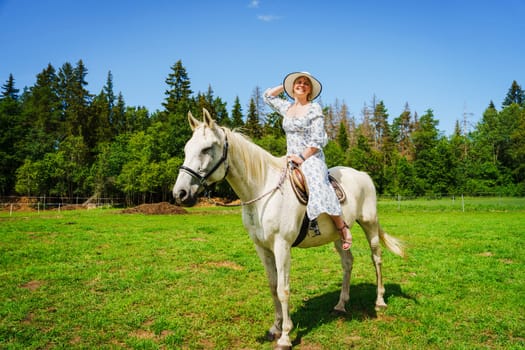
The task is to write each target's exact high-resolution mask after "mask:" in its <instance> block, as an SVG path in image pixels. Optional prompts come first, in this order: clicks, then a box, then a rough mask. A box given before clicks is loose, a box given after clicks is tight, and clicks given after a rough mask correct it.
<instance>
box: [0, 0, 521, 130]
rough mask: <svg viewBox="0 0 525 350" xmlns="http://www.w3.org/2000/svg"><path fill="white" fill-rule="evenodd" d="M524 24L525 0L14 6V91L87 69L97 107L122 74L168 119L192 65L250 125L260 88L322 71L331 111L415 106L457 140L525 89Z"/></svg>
mask: <svg viewBox="0 0 525 350" xmlns="http://www.w3.org/2000/svg"><path fill="white" fill-rule="evenodd" d="M524 13H525V0H440V1H438V0H398V1H387V0H369V1H356V0H347V1H328V0H324V1H295V0H292V1H282V0H271V1H270V0H232V1H225V0H223V1H221V0H204V1H193V0H185V1H179V0H172V1H170V0H162V1H156V0H149V1H123V0H104V1H97V0H85V1H73V0H47V1H44V0H41V1H30V0H0V23H1V26H2V30H1V31H0V47H1V50H0V82H1V83H2V84H4V83H5V81H7V79H8V77H9V74H10V73H12V74H13V76H14V78H15V83H16V86H17V87H18V88H20V89H22V88H23V87H24V86H32V85H33V84H34V83H35V77H36V75H37V74H38V73H39V72H41V71H42V70H43V69H44V68H45V67H46V66H47V64H48V63H51V64H52V65H53V66H54V67H55V68H56V69H58V68H60V67H61V66H62V64H64V63H65V62H70V63H72V64H75V63H76V62H78V60H79V59H82V60H83V61H84V64H85V65H86V67H87V68H88V76H87V81H88V83H89V85H88V89H89V91H90V92H91V93H94V94H96V93H98V92H100V90H101V89H102V87H103V85H104V84H105V82H106V78H107V74H108V71H111V72H112V74H113V82H114V90H115V92H116V93H118V92H122V93H123V95H124V98H125V101H126V104H127V105H130V106H145V107H147V108H148V109H149V110H150V111H155V110H156V109H161V103H162V102H163V101H164V98H165V94H164V92H165V90H166V88H167V85H166V83H165V79H166V77H167V76H168V74H169V73H170V72H171V69H170V67H171V66H172V65H173V64H174V63H175V62H177V61H178V60H181V61H182V63H183V65H184V67H185V68H186V70H187V73H188V75H189V78H190V81H191V84H192V85H191V88H192V90H193V91H194V92H198V91H201V92H205V91H207V89H208V86H211V87H212V89H213V91H214V95H215V96H216V97H221V98H222V99H223V100H224V101H226V102H227V109H228V111H231V108H232V105H233V101H234V99H235V97H236V96H238V97H239V98H240V101H241V104H242V106H243V112H246V111H247V109H248V108H247V105H248V102H249V99H250V97H251V96H252V93H253V90H254V89H255V87H260V88H261V89H265V88H267V87H272V86H275V85H277V84H279V83H281V81H282V78H283V77H284V75H286V74H287V73H288V72H291V71H298V70H299V71H309V72H311V73H312V74H314V75H315V76H316V77H317V78H318V79H319V80H321V82H322V83H323V93H322V95H321V101H322V102H323V103H324V104H333V103H335V101H336V99H337V100H339V101H340V102H341V101H344V102H345V103H346V104H347V105H348V106H349V109H350V113H351V114H352V115H353V116H355V117H356V119H358V120H359V119H360V118H361V110H362V109H363V106H364V105H365V104H368V105H370V103H371V101H372V98H373V96H374V95H375V96H376V98H377V99H378V100H383V101H384V103H385V105H386V107H387V109H388V112H389V114H390V120H392V119H393V118H394V117H397V116H398V115H399V114H400V113H401V112H402V111H403V109H404V106H405V103H408V104H409V106H410V109H411V110H412V112H417V113H418V114H419V115H422V114H423V113H424V112H425V111H426V110H427V109H429V108H431V109H433V111H434V115H435V117H436V119H438V120H439V125H438V128H439V129H440V130H442V131H443V132H444V133H445V135H449V134H450V133H451V132H452V131H453V129H454V124H455V121H456V120H462V119H463V116H464V115H466V116H467V117H468V121H469V123H470V126H471V127H472V126H473V125H474V124H475V123H476V122H477V121H479V120H480V118H481V115H482V113H483V111H484V110H485V109H486V107H487V106H488V104H489V102H490V101H491V100H493V101H494V103H495V104H496V107H498V108H500V107H501V102H502V101H503V99H504V97H505V95H506V93H507V91H508V89H509V87H510V86H511V83H512V81H513V80H516V81H517V82H518V83H519V84H520V85H521V86H522V87H524V88H525V65H524V63H523V62H525V38H524V34H525V19H524V16H523V15H524Z"/></svg>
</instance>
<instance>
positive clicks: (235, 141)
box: [223, 127, 286, 179]
mask: <svg viewBox="0 0 525 350" xmlns="http://www.w3.org/2000/svg"><path fill="white" fill-rule="evenodd" d="M223 129H224V131H225V133H226V136H227V137H228V142H229V144H230V147H232V148H233V149H235V152H236V155H237V156H238V157H239V158H240V159H241V161H242V162H243V163H244V164H245V165H246V176H247V178H248V179H265V178H266V175H267V174H266V172H267V170H268V169H269V168H274V169H282V168H283V167H284V165H285V164H286V163H285V160H284V157H275V156H273V155H272V154H271V153H270V152H268V151H266V150H265V149H263V148H262V147H260V146H259V145H256V144H255V143H253V142H252V141H251V140H250V139H249V138H248V137H247V136H245V135H243V134H242V133H241V132H239V131H237V130H231V129H228V128H226V127H223Z"/></svg>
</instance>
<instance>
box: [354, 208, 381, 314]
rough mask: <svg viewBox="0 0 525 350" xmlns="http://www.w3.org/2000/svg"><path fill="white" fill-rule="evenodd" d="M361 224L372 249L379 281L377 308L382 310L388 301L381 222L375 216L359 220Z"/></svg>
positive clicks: (377, 281)
mask: <svg viewBox="0 0 525 350" xmlns="http://www.w3.org/2000/svg"><path fill="white" fill-rule="evenodd" d="M359 225H360V226H361V227H362V228H363V230H364V231H365V234H366V238H367V240H368V244H369V245H370V250H371V251H372V262H373V263H374V267H375V269H376V283H377V299H376V306H375V309H376V310H381V309H384V308H386V303H385V299H384V295H385V287H384V285H383V275H382V272H381V265H382V264H383V259H382V258H381V254H382V252H381V243H380V239H379V222H378V220H377V218H374V219H373V220H370V221H359Z"/></svg>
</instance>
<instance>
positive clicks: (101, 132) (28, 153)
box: [0, 60, 525, 205]
mask: <svg viewBox="0 0 525 350" xmlns="http://www.w3.org/2000/svg"><path fill="white" fill-rule="evenodd" d="M87 76H88V68H87V67H86V66H85V65H84V63H83V61H82V60H79V61H78V62H77V63H76V64H71V63H68V62H66V63H64V64H63V65H62V66H61V67H60V68H58V69H56V68H55V67H53V66H52V65H51V64H48V66H47V67H46V68H44V69H43V70H42V71H41V72H40V73H38V75H36V82H35V84H34V85H33V86H30V87H24V88H23V89H22V90H21V89H20V88H19V87H17V86H16V77H13V75H9V77H6V78H5V79H6V80H5V83H3V85H2V87H1V95H0V196H29V197H41V196H47V197H64V198H66V197H67V198H72V197H77V198H78V197H80V198H120V199H121V202H123V203H125V204H126V205H134V204H140V203H146V202H158V201H171V200H172V198H171V188H172V186H173V184H174V183H175V179H176V177H177V173H178V168H179V166H180V165H181V164H182V161H183V159H184V152H183V148H184V144H185V143H186V141H187V140H188V139H189V137H190V135H191V130H190V128H189V125H188V123H187V113H188V111H192V113H193V114H194V115H195V116H198V117H199V118H200V116H201V115H202V108H207V109H208V110H209V111H210V113H211V114H212V116H213V117H214V118H215V119H216V120H217V122H218V123H219V124H220V125H224V126H227V127H230V128H232V129H238V130H240V131H242V132H243V133H244V134H245V135H247V136H249V137H250V138H251V139H252V140H253V141H254V142H255V143H257V144H259V145H260V146H262V147H263V148H265V149H267V150H268V151H269V152H271V153H272V154H274V155H284V154H285V151H286V141H285V138H284V133H283V131H282V129H281V125H280V122H281V121H280V118H279V116H278V115H277V114H276V113H274V112H271V111H270V110H269V109H268V108H267V107H266V106H265V105H264V103H263V101H262V90H261V89H260V88H259V87H254V90H253V93H252V94H251V98H250V100H249V101H244V103H245V105H244V106H245V107H244V109H243V105H242V104H241V101H239V98H238V97H236V99H235V102H234V104H233V106H232V107H231V108H227V105H226V103H225V102H224V101H223V100H222V99H221V98H220V97H218V96H214V92H213V89H212V88H211V86H209V87H208V90H207V91H206V92H194V91H193V90H192V86H191V80H190V77H189V75H188V72H187V71H186V69H185V67H184V66H183V64H182V62H181V61H180V60H179V61H177V62H176V63H175V64H173V66H171V67H170V73H169V75H168V76H167V77H166V79H165V83H166V91H165V96H164V100H163V103H162V109H161V110H156V111H149V110H147V109H146V108H145V107H140V106H128V105H126V102H125V98H124V96H123V95H122V93H116V92H115V91H114V90H113V77H112V74H111V72H108V75H107V81H106V84H105V85H104V86H103V88H102V89H101V91H99V92H98V93H93V92H90V91H88V89H87V85H88V82H87ZM509 85H510V87H509V89H508V91H502V94H501V96H495V97H494V98H496V99H497V101H501V102H500V103H501V104H499V103H498V105H496V104H495V103H494V102H493V101H487V108H486V109H485V111H484V113H483V116H482V117H481V119H480V120H479V122H477V124H476V125H473V126H471V127H469V128H467V127H466V125H465V123H463V121H459V120H458V121H457V122H456V125H455V129H454V132H453V133H452V135H443V133H442V132H441V131H439V129H438V124H439V120H438V119H437V118H436V117H435V116H434V114H433V111H432V109H428V110H426V111H425V112H424V114H422V115H418V114H417V113H416V112H412V111H411V110H410V107H409V105H408V103H407V104H406V105H405V108H404V111H403V112H402V113H401V114H400V115H389V113H388V109H387V106H385V104H384V103H383V101H381V100H380V99H378V98H376V97H375V96H374V97H372V101H371V102H370V103H367V104H365V106H364V107H363V109H362V111H361V114H360V116H359V118H356V117H355V116H351V115H349V112H348V110H349V108H348V106H347V105H346V104H345V103H344V102H341V101H338V100H336V101H335V102H334V103H332V104H329V105H325V104H322V105H323V109H324V114H325V123H326V129H327V132H328V136H329V139H330V141H329V143H328V145H327V146H326V148H325V153H326V158H327V163H328V166H335V165H345V166H351V167H353V168H356V169H359V170H363V171H366V172H368V173H369V174H370V175H371V176H372V178H373V179H374V182H375V184H376V186H377V189H378V193H379V194H381V195H391V196H404V197H406V196H441V195H460V194H465V195H484V194H499V195H510V196H523V195H525V93H524V91H523V90H522V88H521V86H520V85H519V84H518V83H517V82H516V81H513V82H509ZM408 98H409V96H407V99H408ZM246 102H247V103H246ZM211 191H212V195H213V196H220V197H226V198H230V199H233V198H235V194H234V193H233V192H232V190H231V189H230V187H229V185H228V184H227V183H226V182H223V183H220V184H218V185H216V186H215V187H214V188H213V189H211Z"/></svg>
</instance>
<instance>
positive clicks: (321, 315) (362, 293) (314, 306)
mask: <svg viewBox="0 0 525 350" xmlns="http://www.w3.org/2000/svg"><path fill="white" fill-rule="evenodd" d="M339 294H340V291H339V290H337V291H332V292H328V293H325V294H322V295H319V296H316V297H314V298H311V299H308V300H305V301H304V303H303V304H302V306H301V307H300V308H298V309H297V310H296V311H294V312H293V313H292V315H291V317H292V321H293V322H294V326H295V331H296V332H297V335H296V337H295V339H294V340H293V341H292V345H293V346H297V345H299V344H301V340H302V338H303V337H304V336H306V335H307V334H308V333H310V332H311V331H313V330H314V329H316V328H318V327H320V326H322V325H324V324H327V323H331V322H333V321H335V320H339V319H343V320H358V321H364V320H367V319H373V318H377V312H376V310H375V302H376V285H375V284H371V283H360V284H356V285H351V286H350V300H349V302H348V303H347V304H346V313H341V312H336V311H334V310H333V308H334V306H335V305H336V304H337V302H338V301H339ZM391 297H400V298H405V299H410V300H413V301H415V302H416V303H417V300H416V299H415V298H414V297H412V296H410V295H407V294H405V293H404V292H403V291H402V290H401V287H400V286H399V285H398V284H386V285H385V302H386V303H387V305H388V299H389V298H391ZM261 340H262V338H261Z"/></svg>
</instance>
